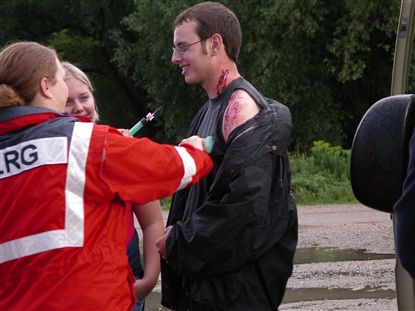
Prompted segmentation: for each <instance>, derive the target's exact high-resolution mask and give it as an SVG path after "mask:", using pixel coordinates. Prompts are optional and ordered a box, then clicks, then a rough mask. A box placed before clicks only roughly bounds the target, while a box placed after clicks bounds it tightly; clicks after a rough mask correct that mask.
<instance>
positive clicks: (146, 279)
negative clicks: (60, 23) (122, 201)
mask: <svg viewBox="0 0 415 311" xmlns="http://www.w3.org/2000/svg"><path fill="white" fill-rule="evenodd" d="M62 66H63V68H64V69H65V82H66V85H67V86H68V92H69V94H68V100H67V101H66V106H65V112H67V113H69V114H74V115H76V114H78V115H83V116H86V117H88V118H89V119H90V120H91V121H92V122H96V121H98V119H99V116H98V107H97V105H96V102H95V97H94V94H93V91H94V88H93V86H92V83H91V81H90V80H89V78H88V76H87V75H86V74H85V73H84V72H83V71H82V70H81V69H79V68H78V67H76V66H75V65H73V64H71V63H69V62H62ZM122 132H123V133H125V134H126V135H127V136H128V134H129V133H128V131H127V132H126V131H122ZM127 208H128V209H130V210H131V209H133V211H134V214H135V216H136V217H137V220H138V223H139V225H140V227H141V230H142V232H143V245H144V253H143V255H144V267H143V265H142V264H141V258H140V257H141V256H140V249H139V237H138V234H137V231H136V230H135V227H134V218H133V217H134V216H133V213H132V211H131V213H129V214H128V216H129V217H128V218H129V219H128V224H129V231H128V238H127V255H128V259H129V263H130V267H131V269H132V271H133V274H134V277H135V279H136V282H135V284H134V288H135V291H136V295H137V298H138V300H137V306H136V309H134V311H135V310H137V311H141V310H144V297H146V296H147V295H148V294H149V293H150V292H151V290H152V289H153V288H154V286H155V285H156V284H157V280H158V277H159V274H160V256H159V253H158V250H157V248H156V244H155V243H156V240H157V239H158V238H159V237H160V236H162V235H163V232H164V224H163V215H162V213H161V209H160V202H159V201H153V202H150V203H147V204H145V205H143V206H132V205H131V204H127ZM143 268H144V269H143Z"/></svg>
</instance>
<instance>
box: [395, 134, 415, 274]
mask: <svg viewBox="0 0 415 311" xmlns="http://www.w3.org/2000/svg"><path fill="white" fill-rule="evenodd" d="M409 148H410V151H409V163H408V170H407V176H406V178H405V181H404V184H403V191H402V195H401V197H400V199H399V200H398V202H397V203H396V204H395V206H394V211H395V214H394V215H395V221H396V246H397V251H398V255H399V260H400V262H401V264H402V266H403V267H404V268H405V269H406V270H407V271H408V272H409V273H410V274H411V276H412V278H415V243H414V241H413V239H414V235H415V135H413V136H412V138H411V141H410V146H409Z"/></svg>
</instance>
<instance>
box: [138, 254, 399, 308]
mask: <svg viewBox="0 0 415 311" xmlns="http://www.w3.org/2000/svg"><path fill="white" fill-rule="evenodd" d="M394 258H395V254H373V253H366V252H365V250H364V249H351V248H350V249H338V248H324V247H310V248H298V249H297V251H296V254H295V258H294V263H295V264H307V263H319V262H334V261H366V260H381V259H394ZM359 298H366V299H380V298H382V299H394V298H396V292H395V291H394V290H382V289H376V290H373V289H371V290H367V289H365V288H364V289H361V290H352V289H329V288H299V289H292V288H287V290H286V293H285V296H284V301H283V303H290V302H299V301H313V300H321V299H323V300H324V299H328V300H332V299H359ZM160 300H161V293H159V292H152V293H151V294H150V295H149V296H148V297H147V298H146V307H145V310H148V311H169V310H170V309H167V308H165V307H163V306H162V305H161V303H160Z"/></svg>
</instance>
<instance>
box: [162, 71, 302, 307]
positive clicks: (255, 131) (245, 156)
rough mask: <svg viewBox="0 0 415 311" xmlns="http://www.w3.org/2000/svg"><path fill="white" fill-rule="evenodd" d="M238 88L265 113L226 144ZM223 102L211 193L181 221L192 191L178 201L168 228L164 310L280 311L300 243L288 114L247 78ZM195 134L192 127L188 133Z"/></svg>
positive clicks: (215, 147)
mask: <svg viewBox="0 0 415 311" xmlns="http://www.w3.org/2000/svg"><path fill="white" fill-rule="evenodd" d="M237 88H242V89H244V90H246V91H247V92H248V93H250V94H251V96H252V97H253V98H254V99H255V100H256V101H257V103H258V104H259V105H260V106H262V108H263V109H262V110H261V111H260V112H259V113H258V114H257V115H256V116H255V117H254V118H252V119H250V120H248V121H247V122H246V123H244V124H243V125H241V126H240V127H238V128H237V129H235V130H234V131H233V132H232V133H231V136H230V137H229V138H228V142H227V143H225V142H224V140H223V137H222V134H221V124H222V119H223V113H224V110H225V108H226V104H227V102H228V99H229V97H228V98H226V96H227V95H226V94H229V96H230V94H232V92H233V90H235V89H237ZM222 101H223V102H224V103H226V104H224V105H222V107H221V109H220V113H219V117H218V120H217V121H218V122H217V124H216V130H215V133H214V141H215V145H214V150H213V153H212V154H213V158H214V162H215V171H214V172H213V174H212V175H211V176H210V177H208V178H207V179H206V180H205V181H204V182H205V183H206V184H207V186H208V188H209V191H208V192H207V193H206V195H205V197H204V199H203V202H202V203H201V204H200V205H199V206H198V207H197V208H196V209H195V210H194V211H193V213H192V215H191V217H190V218H187V219H185V220H184V221H183V213H184V207H185V202H186V200H187V199H188V191H182V192H180V193H177V194H176V195H175V198H174V201H173V206H172V209H171V213H170V215H169V219H168V223H167V225H170V224H175V226H174V227H173V230H172V231H171V233H170V235H169V237H168V239H167V249H168V252H167V253H168V258H167V263H166V262H162V304H163V305H165V306H166V307H169V308H172V309H175V310H185V309H190V310H227V311H230V310H275V309H277V308H278V305H279V304H280V303H281V300H282V298H283V295H284V291H285V286H286V282H287V280H288V278H289V276H290V275H291V273H292V267H293V256H294V251H295V248H296V243H297V214H296V208H295V203H292V204H289V203H290V200H289V197H290V173H289V163H288V156H287V148H288V144H289V140H290V135H291V115H290V113H289V110H288V108H286V107H285V106H283V105H281V104H279V103H275V104H274V105H273V106H271V105H270V104H269V102H267V101H266V100H265V98H264V97H263V96H262V95H261V94H260V93H259V92H258V91H256V89H255V88H253V86H252V85H250V84H249V83H248V82H247V81H246V80H243V79H238V80H236V81H235V82H234V83H232V84H231V85H230V86H229V87H228V89H227V90H226V93H225V98H222ZM211 104H212V103H207V105H211ZM205 108H206V106H205V107H204V108H202V109H201V113H199V115H197V116H196V117H195V120H198V119H199V116H200V115H202V116H203V109H205ZM196 122H197V121H196ZM196 129H197V124H196V125H195V124H193V126H192V128H191V133H189V134H192V131H194V132H195V130H196ZM209 178H210V179H209ZM208 188H206V189H208Z"/></svg>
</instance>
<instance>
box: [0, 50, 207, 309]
mask: <svg viewBox="0 0 415 311" xmlns="http://www.w3.org/2000/svg"><path fill="white" fill-rule="evenodd" d="M64 75H65V73H64V69H63V68H62V65H61V63H60V61H59V59H58V58H57V56H56V53H55V51H54V50H53V49H50V48H47V47H45V46H42V45H40V44H38V43H35V42H19V43H15V44H11V45H9V46H6V47H5V48H4V49H2V50H1V52H0V214H1V215H2V217H1V219H0V232H1V235H0V279H1V282H0V310H22V309H24V310H130V309H131V308H132V307H133V306H134V302H135V295H134V287H133V283H134V279H133V277H132V275H131V272H130V269H129V267H128V259H127V255H126V252H125V245H126V237H127V222H126V219H127V216H126V209H125V202H129V203H132V204H136V205H142V204H145V203H147V202H150V201H153V200H156V199H159V198H162V197H166V196H170V195H171V194H172V193H174V192H175V191H176V190H178V189H181V188H183V187H186V186H188V185H189V184H192V183H196V182H197V181H198V180H199V179H200V178H201V177H202V176H205V175H206V174H207V173H208V172H209V171H210V170H211V168H212V162H211V159H210V157H209V155H207V154H206V153H204V152H202V151H201V150H203V140H202V139H201V138H199V137H196V136H193V137H191V138H189V139H185V140H183V141H182V143H181V145H180V146H178V147H176V146H171V145H160V144H157V143H154V142H152V141H151V140H149V139H145V138H143V139H136V138H132V137H124V136H123V135H121V134H120V133H119V132H118V131H117V130H116V129H113V128H110V127H108V126H103V125H96V124H93V123H91V122H89V120H88V119H86V118H85V119H84V118H83V117H78V118H75V117H71V116H65V115H63V114H61V113H60V112H61V111H63V110H64V107H65V104H66V99H67V95H68V89H67V86H66V84H65V81H64Z"/></svg>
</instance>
